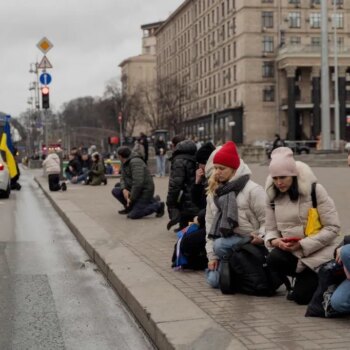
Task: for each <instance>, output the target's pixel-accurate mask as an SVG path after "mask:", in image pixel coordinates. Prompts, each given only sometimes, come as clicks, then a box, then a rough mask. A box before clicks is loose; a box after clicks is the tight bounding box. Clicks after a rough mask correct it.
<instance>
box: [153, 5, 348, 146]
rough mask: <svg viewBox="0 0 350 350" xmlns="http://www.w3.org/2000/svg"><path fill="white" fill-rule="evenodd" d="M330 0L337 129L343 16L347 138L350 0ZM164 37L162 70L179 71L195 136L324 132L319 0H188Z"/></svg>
mask: <svg viewBox="0 0 350 350" xmlns="http://www.w3.org/2000/svg"><path fill="white" fill-rule="evenodd" d="M326 1H327V2H328V17H329V22H328V23H329V38H330V56H329V63H330V73H329V74H330V91H331V92H330V101H331V125H332V130H334V102H333V101H334V73H333V72H334V60H333V57H334V52H335V50H334V49H333V42H334V41H333V26H334V25H333V24H335V26H336V33H337V36H336V41H337V53H338V55H337V56H338V66H339V71H338V73H339V74H338V82H339V106H340V130H341V132H340V135H341V139H346V138H348V137H349V136H350V135H348V130H347V129H348V127H347V123H346V115H347V113H348V112H349V114H350V104H347V101H348V100H349V102H350V99H349V98H348V95H349V93H348V89H349V87H348V81H349V80H350V79H349V76H350V75H349V72H350V50H349V47H350V37H349V34H350V27H349V26H350V1H348V2H347V1H343V0H326ZM334 1H336V6H335V7H336V12H333V4H334ZM156 36H157V74H158V77H160V78H163V79H164V78H171V79H174V78H175V79H176V80H177V82H178V83H179V84H181V86H182V87H183V89H184V91H185V93H184V98H183V101H182V104H181V113H183V115H184V116H185V119H186V122H185V123H184V132H185V134H186V135H187V136H197V137H200V138H201V139H203V140H206V139H214V141H215V142H225V141H226V140H228V139H233V140H235V141H236V142H237V143H245V144H249V143H253V142H254V141H257V140H268V139H272V138H273V135H274V134H275V133H279V134H281V136H282V137H284V138H288V139H291V140H305V139H314V138H315V137H316V136H317V135H319V134H320V130H321V125H320V120H321V97H320V96H321V93H320V92H321V87H320V83H321V81H320V72H321V1H320V0H187V1H184V3H183V4H182V5H181V6H180V7H179V8H178V9H176V11H175V12H174V13H173V14H172V15H170V17H169V18H168V19H167V20H166V21H165V22H164V23H163V25H162V26H161V27H160V28H159V29H158V31H157V33H156Z"/></svg>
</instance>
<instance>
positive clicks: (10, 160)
mask: <svg viewBox="0 0 350 350" xmlns="http://www.w3.org/2000/svg"><path fill="white" fill-rule="evenodd" d="M10 141H11V138H10ZM0 150H1V151H4V152H5V154H6V163H7V166H8V168H9V173H10V177H11V179H12V178H13V177H15V176H16V175H17V167H16V160H15V157H14V156H13V154H12V152H11V151H10V149H9V147H8V144H7V134H6V132H4V133H3V134H2V137H1V142H0Z"/></svg>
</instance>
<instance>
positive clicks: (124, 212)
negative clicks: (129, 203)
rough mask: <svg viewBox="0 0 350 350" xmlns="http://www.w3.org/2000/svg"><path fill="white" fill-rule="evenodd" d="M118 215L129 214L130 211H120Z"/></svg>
mask: <svg viewBox="0 0 350 350" xmlns="http://www.w3.org/2000/svg"><path fill="white" fill-rule="evenodd" d="M118 213H119V214H121V215H126V214H128V213H129V210H128V209H126V208H125V209H122V210H119V211H118Z"/></svg>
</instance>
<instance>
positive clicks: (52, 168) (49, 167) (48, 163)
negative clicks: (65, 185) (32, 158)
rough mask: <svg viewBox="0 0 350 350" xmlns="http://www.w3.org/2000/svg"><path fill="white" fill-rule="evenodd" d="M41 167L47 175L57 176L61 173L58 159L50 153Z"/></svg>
mask: <svg viewBox="0 0 350 350" xmlns="http://www.w3.org/2000/svg"><path fill="white" fill-rule="evenodd" d="M43 167H44V169H45V172H46V174H47V175H50V174H59V173H60V171H61V166H60V158H59V157H58V155H57V154H56V153H50V154H49V155H48V156H47V157H46V158H45V160H44V161H43Z"/></svg>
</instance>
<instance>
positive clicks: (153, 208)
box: [112, 187, 161, 219]
mask: <svg viewBox="0 0 350 350" xmlns="http://www.w3.org/2000/svg"><path fill="white" fill-rule="evenodd" d="M112 195H113V196H114V197H115V198H116V199H118V201H119V202H120V203H121V204H123V206H124V207H125V208H126V200H125V198H124V196H123V190H122V189H121V188H120V187H114V188H113V190H112ZM160 207H161V204H160V202H157V201H155V200H154V199H153V198H152V199H151V200H143V199H139V200H138V201H136V202H135V203H134V204H133V206H132V207H131V210H130V212H129V213H128V215H127V217H128V218H129V219H140V218H142V217H144V216H147V215H150V214H153V213H157V212H158V211H159V209H160Z"/></svg>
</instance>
